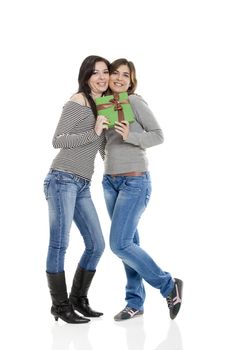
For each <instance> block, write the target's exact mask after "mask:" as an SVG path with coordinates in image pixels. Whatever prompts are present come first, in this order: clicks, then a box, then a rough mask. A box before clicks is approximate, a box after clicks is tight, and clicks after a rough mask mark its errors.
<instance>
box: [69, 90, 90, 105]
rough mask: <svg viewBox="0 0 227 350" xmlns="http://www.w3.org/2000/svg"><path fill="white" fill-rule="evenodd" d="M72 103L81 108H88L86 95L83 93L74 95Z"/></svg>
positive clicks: (71, 99)
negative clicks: (77, 104)
mask: <svg viewBox="0 0 227 350" xmlns="http://www.w3.org/2000/svg"><path fill="white" fill-rule="evenodd" d="M70 101H73V102H77V103H79V104H80V105H81V106H86V105H87V104H86V99H85V97H84V95H83V94H82V93H81V92H79V93H76V94H74V95H72V96H71V97H70Z"/></svg>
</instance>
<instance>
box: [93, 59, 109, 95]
mask: <svg viewBox="0 0 227 350" xmlns="http://www.w3.org/2000/svg"><path fill="white" fill-rule="evenodd" d="M108 82H109V71H108V67H107V65H106V64H105V62H102V61H100V62H96V63H95V69H94V70H93V73H92V75H91V77H90V78H89V80H88V85H89V87H90V89H91V95H92V97H93V98H96V97H100V96H102V94H103V93H104V92H105V91H106V90H107V88H108Z"/></svg>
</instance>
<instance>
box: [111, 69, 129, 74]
mask: <svg viewBox="0 0 227 350" xmlns="http://www.w3.org/2000/svg"><path fill="white" fill-rule="evenodd" d="M113 72H118V73H120V71H119V70H118V69H115V70H114V71H113ZM121 73H123V74H128V75H129V74H130V73H129V72H121Z"/></svg>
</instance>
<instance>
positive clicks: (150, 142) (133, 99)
mask: <svg viewBox="0 0 227 350" xmlns="http://www.w3.org/2000/svg"><path fill="white" fill-rule="evenodd" d="M129 101H130V104H131V106H132V109H133V112H134V115H135V118H136V120H135V122H134V123H132V124H130V126H129V135H128V138H127V140H126V141H123V139H122V136H121V135H119V134H118V133H117V132H116V131H115V130H114V129H109V130H108V131H106V132H105V137H106V147H105V160H104V164H105V174H120V173H126V172H131V171H141V172H142V171H147V170H148V160H147V156H146V150H145V149H146V148H148V147H152V146H155V145H158V144H160V143H162V142H163V140H164V139H163V133H162V130H161V128H160V126H159V124H158V123H157V121H156V119H155V117H154V115H153V113H152V112H151V110H150V109H149V107H148V105H147V103H146V102H145V101H144V100H143V99H142V98H141V97H140V96H138V95H130V96H129Z"/></svg>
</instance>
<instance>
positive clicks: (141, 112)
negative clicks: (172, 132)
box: [125, 95, 164, 149]
mask: <svg viewBox="0 0 227 350" xmlns="http://www.w3.org/2000/svg"><path fill="white" fill-rule="evenodd" d="M129 100H130V103H131V106H132V109H133V112H134V114H135V117H136V120H137V122H138V123H139V124H140V125H141V127H142V129H143V132H136V131H131V130H130V131H129V135H128V138H127V140H125V142H126V143H130V144H133V145H135V146H139V147H141V148H143V149H145V148H148V147H152V146H155V145H158V144H161V143H162V142H163V141H164V137H163V132H162V130H161V128H160V126H159V124H158V122H157V121H156V119H155V117H154V115H153V113H152V112H151V110H150V108H149V107H148V105H147V103H146V102H145V101H144V100H143V99H142V98H141V97H140V96H137V95H131V96H130V97H129Z"/></svg>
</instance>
